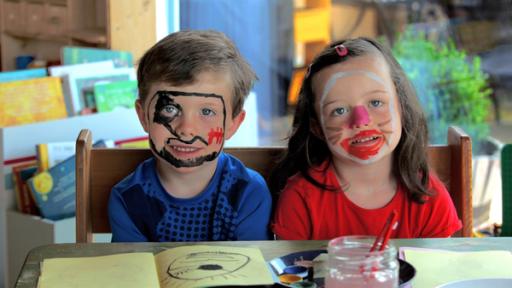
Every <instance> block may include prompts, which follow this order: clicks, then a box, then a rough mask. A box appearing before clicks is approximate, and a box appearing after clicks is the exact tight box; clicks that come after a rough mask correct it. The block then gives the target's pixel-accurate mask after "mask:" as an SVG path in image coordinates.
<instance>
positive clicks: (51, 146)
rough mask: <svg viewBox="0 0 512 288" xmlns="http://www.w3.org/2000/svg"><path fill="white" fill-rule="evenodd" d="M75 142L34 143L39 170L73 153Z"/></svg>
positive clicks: (55, 163) (49, 166)
mask: <svg viewBox="0 0 512 288" xmlns="http://www.w3.org/2000/svg"><path fill="white" fill-rule="evenodd" d="M75 146H76V142H74V141H67V142H50V143H40V144H37V145H36V157H37V162H38V165H39V171H45V170H48V169H49V168H52V167H53V166H55V165H57V164H58V163H60V162H62V161H64V160H66V159H67V158H69V157H71V156H73V155H75Z"/></svg>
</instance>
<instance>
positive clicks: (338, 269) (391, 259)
mask: <svg viewBox="0 0 512 288" xmlns="http://www.w3.org/2000/svg"><path fill="white" fill-rule="evenodd" d="M374 241H375V237H371V236H343V237H339V238H335V239H332V240H331V241H329V245H328V259H329V260H328V263H327V275H326V277H325V285H326V287H328V288H334V287H336V288H338V287H352V288H357V287H370V288H372V287H379V288H381V287H385V288H395V287H398V283H399V281H398V280H399V278H398V277H399V276H398V271H399V263H398V259H397V254H396V248H395V247H394V246H392V245H387V246H386V248H385V249H384V250H382V251H374V252H370V248H371V247H372V244H373V242H374Z"/></svg>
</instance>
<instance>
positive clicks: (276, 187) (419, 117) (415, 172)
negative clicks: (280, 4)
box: [270, 38, 431, 203]
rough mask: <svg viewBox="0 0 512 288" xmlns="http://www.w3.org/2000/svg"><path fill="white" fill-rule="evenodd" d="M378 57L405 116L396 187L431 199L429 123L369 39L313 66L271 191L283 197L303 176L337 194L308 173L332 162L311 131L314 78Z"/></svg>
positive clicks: (394, 67)
mask: <svg viewBox="0 0 512 288" xmlns="http://www.w3.org/2000/svg"><path fill="white" fill-rule="evenodd" d="M339 44H343V45H344V46H345V47H346V48H347V49H348V54H347V55H345V56H343V57H340V56H339V55H338V53H337V52H336V49H335V47H336V46H337V45H339ZM376 53H378V54H380V55H381V56H382V57H384V59H385V61H386V62H387V64H388V66H389V71H390V73H391V79H392V80H393V83H394V86H395V88H396V92H397V96H398V101H399V105H400V110H401V118H402V136H401V138H400V141H399V143H398V145H397V147H396V148H395V150H394V151H393V171H394V173H395V176H396V177H397V179H398V181H399V182H400V183H401V184H402V185H403V186H405V188H406V190H407V191H409V193H410V194H409V196H410V197H411V199H412V200H413V201H416V202H418V203H423V202H424V197H423V196H424V195H430V194H431V193H430V192H429V187H428V178H429V167H428V164H427V147H428V129H427V122H426V119H425V116H424V114H423V111H422V109H421V107H420V105H419V102H418V99H417V96H416V92H415V90H414V88H413V86H412V84H411V82H410V81H409V79H408V78H407V76H406V75H405V73H404V71H403V69H402V67H401V66H400V64H398V62H397V61H396V59H395V58H394V57H393V55H392V54H391V51H390V50H389V49H387V48H386V47H385V46H383V45H381V44H379V43H378V42H376V41H374V40H371V39H368V38H355V39H350V40H345V41H338V42H334V43H332V44H331V45H329V46H328V47H326V48H325V49H324V50H323V51H322V52H321V53H320V54H319V55H318V56H317V57H316V58H315V59H314V60H313V62H312V64H311V65H310V66H309V68H308V72H307V74H306V77H305V78H304V81H303V83H302V87H301V90H300V93H299V100H298V103H297V107H296V110H295V115H294V119H293V124H292V133H291V136H290V137H289V141H288V149H287V152H286V154H285V155H284V156H283V158H282V159H281V161H279V163H278V164H277V166H276V168H275V171H273V173H271V175H272V176H271V178H270V188H271V190H272V191H273V193H279V192H280V191H281V189H282V188H283V187H284V185H285V184H286V181H287V179H288V178H289V177H291V176H292V175H294V174H296V173H300V174H301V175H302V176H303V177H305V178H306V179H307V180H308V181H309V182H311V183H313V184H314V185H316V186H317V187H320V188H323V189H334V187H326V186H325V185H323V184H322V183H318V182H317V181H315V180H314V179H313V178H312V177H311V175H310V174H309V170H310V168H312V167H315V166H318V165H319V164H321V163H323V162H324V161H332V160H331V152H330V150H329V148H328V146H327V143H325V141H324V140H323V139H321V138H319V137H317V136H315V133H313V130H312V128H313V125H315V124H314V123H318V116H317V115H316V112H315V108H314V103H315V95H314V93H313V90H312V78H313V76H314V75H315V74H316V73H317V72H319V71H320V70H322V69H324V68H326V67H328V66H330V65H334V64H336V63H341V62H345V61H347V60H348V59H351V58H353V57H359V56H363V55H375V54H376Z"/></svg>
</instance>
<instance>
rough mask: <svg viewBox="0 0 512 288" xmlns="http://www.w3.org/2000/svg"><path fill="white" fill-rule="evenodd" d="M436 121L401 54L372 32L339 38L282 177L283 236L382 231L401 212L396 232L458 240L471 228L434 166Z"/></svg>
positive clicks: (301, 108) (322, 61) (316, 70)
mask: <svg viewBox="0 0 512 288" xmlns="http://www.w3.org/2000/svg"><path fill="white" fill-rule="evenodd" d="M427 141H428V132H427V124H426V120H425V118H424V115H423V112H422V111H421V108H420V107H419V104H418V101H417V98H416V94H415V91H414V88H413V87H412V85H411V83H410V82H409V80H408V79H407V77H406V76H405V74H404V72H403V70H402V68H401V67H400V65H399V64H398V63H397V61H396V60H395V59H394V58H393V56H392V54H391V52H390V51H389V50H388V49H386V48H385V47H383V46H381V45H380V44H379V43H377V42H375V41H373V40H370V39H365V38H358V39H352V40H347V41H342V42H338V43H334V44H332V45H331V46H330V47H328V48H326V49H325V50H324V51H322V52H321V53H320V55H318V56H317V58H316V59H315V60H314V61H313V63H312V64H311V66H310V67H309V69H308V72H307V74H306V77H305V79H304V82H303V84H302V88H301V92H300V96H299V102H298V104H297V110H296V113H295V117H294V121H293V132H292V135H291V136H290V139H289V143H288V152H287V154H286V155H285V156H284V158H283V159H282V161H281V162H280V163H278V165H277V168H276V171H279V173H272V175H274V177H273V178H272V179H271V182H270V183H271V189H273V190H274V191H280V190H281V189H283V186H285V187H284V189H283V190H282V194H281V196H280V199H279V201H278V203H277V209H276V212H275V215H274V220H273V224H272V228H273V231H274V233H275V234H276V236H277V237H278V238H279V239H332V238H335V237H338V236H343V235H378V234H379V232H380V230H381V229H382V227H383V226H384V222H385V221H386V218H387V216H388V215H389V214H390V213H391V211H393V210H396V211H397V212H398V215H399V223H398V227H397V228H396V229H395V230H393V234H392V235H391V237H393V238H416V237H448V236H450V235H452V234H453V233H454V232H456V231H457V230H459V229H460V228H461V227H462V223H461V221H460V220H459V219H458V217H457V213H456V211H455V207H454V205H453V203H452V200H451V198H450V195H449V194H448V192H447V190H446V188H445V187H444V186H443V184H442V183H441V181H440V180H439V179H438V178H437V177H436V176H435V175H433V174H432V173H430V171H429V167H428V165H427V150H426V149H427V146H428V143H427Z"/></svg>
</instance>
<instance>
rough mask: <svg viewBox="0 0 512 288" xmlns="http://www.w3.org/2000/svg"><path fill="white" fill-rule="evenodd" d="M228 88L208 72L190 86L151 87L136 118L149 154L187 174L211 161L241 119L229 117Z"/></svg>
mask: <svg viewBox="0 0 512 288" xmlns="http://www.w3.org/2000/svg"><path fill="white" fill-rule="evenodd" d="M231 87H232V86H231V80H230V79H229V77H226V76H225V74H224V73H213V72H202V73H201V74H199V76H198V77H197V79H196V81H195V82H194V83H192V84H189V85H183V86H178V87H174V86H171V85H167V84H163V83H160V84H154V85H152V87H151V89H150V93H149V95H148V97H147V99H146V101H145V103H137V112H138V114H139V119H140V121H141V123H142V125H143V127H144V129H145V130H146V132H148V133H149V138H150V146H151V149H152V150H153V153H154V154H155V155H156V156H157V157H159V158H160V159H163V160H165V161H167V162H168V163H170V164H171V165H172V166H174V167H176V168H182V167H187V169H188V170H190V169H192V168H193V167H198V166H201V165H202V164H203V163H204V162H207V161H213V160H215V159H216V157H217V156H218V154H219V153H220V151H221V150H222V147H223V144H224V141H225V140H227V139H229V138H230V137H231V136H232V135H233V134H234V132H235V131H236V129H237V128H238V126H239V125H240V124H241V121H242V120H243V118H244V115H245V112H243V111H242V112H240V114H238V115H237V116H236V117H235V118H232V117H231V115H232V107H231V106H232V105H231V103H232V89H231ZM188 170H187V171H188Z"/></svg>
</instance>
